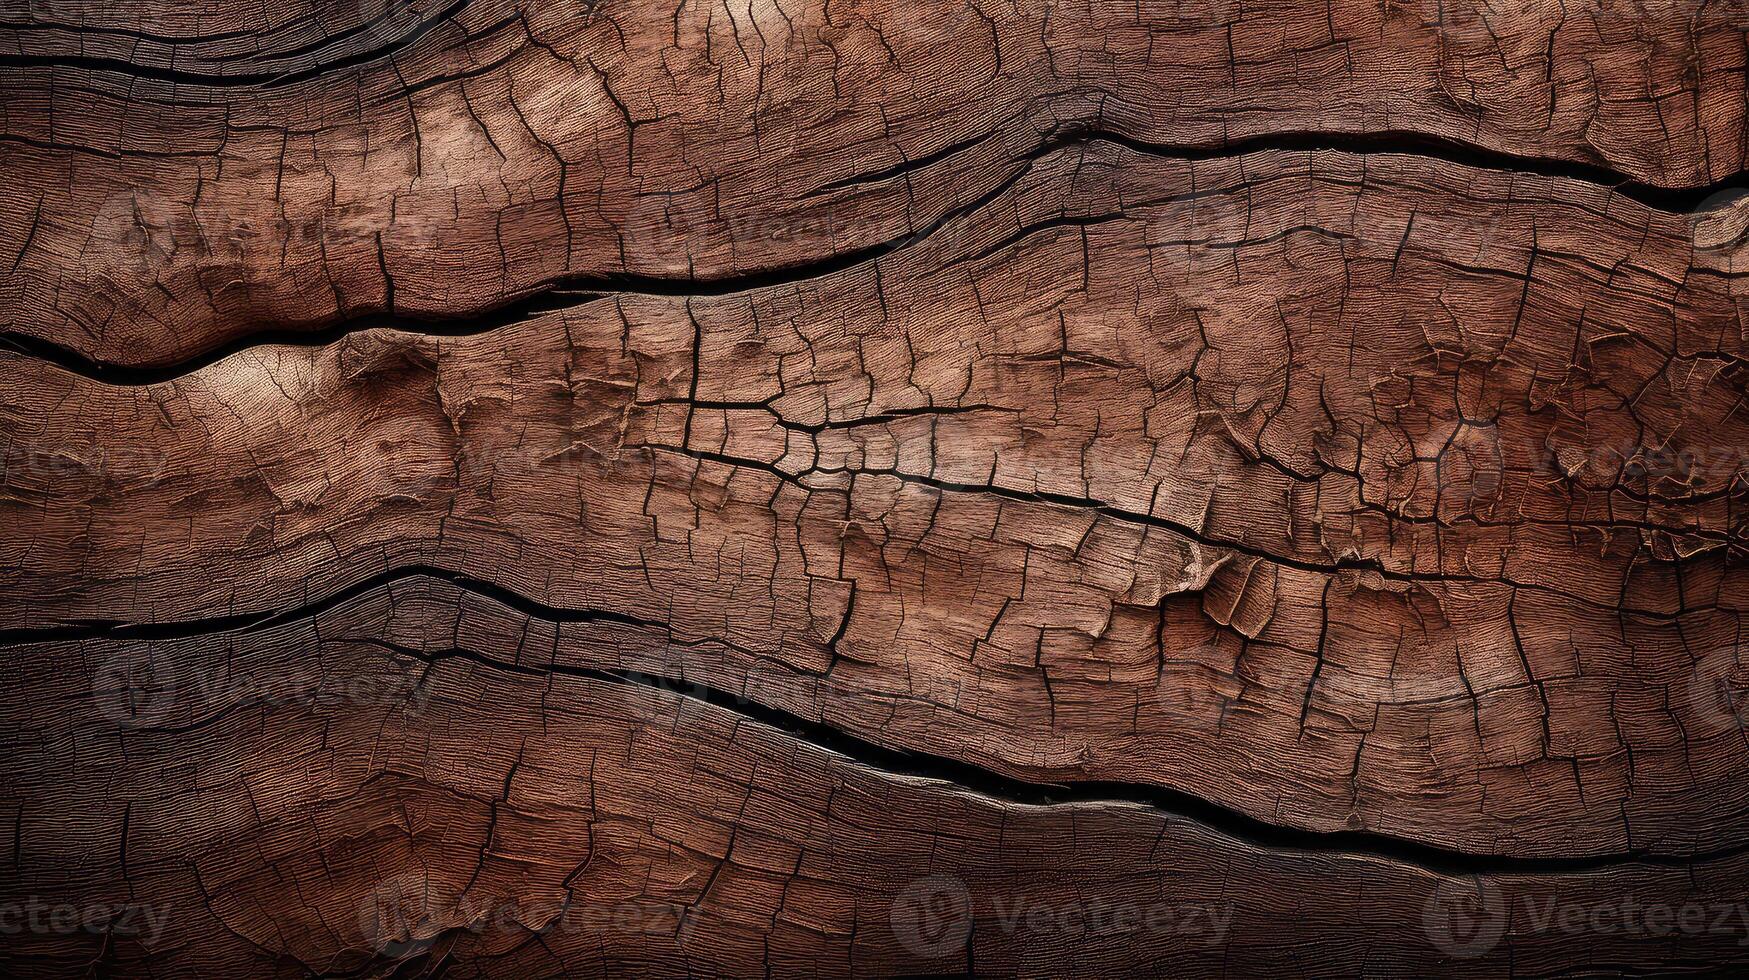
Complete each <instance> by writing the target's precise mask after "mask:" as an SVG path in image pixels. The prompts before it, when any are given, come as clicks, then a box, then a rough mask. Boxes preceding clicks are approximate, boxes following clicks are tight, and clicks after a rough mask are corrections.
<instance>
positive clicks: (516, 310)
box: [0, 0, 1749, 386]
mask: <svg viewBox="0 0 1749 980" xmlns="http://www.w3.org/2000/svg"><path fill="white" fill-rule="evenodd" d="M461 2H464V3H465V2H467V0H461ZM0 57H3V56H0ZM1100 141H1103V142H1107V143H1111V144H1113V145H1116V146H1121V147H1124V148H1126V149H1129V150H1132V151H1134V152H1136V153H1141V154H1145V155H1150V156H1163V157H1176V158H1181V159H1189V160H1200V159H1213V158H1217V157H1226V156H1234V155H1238V154H1244V153H1254V152H1263V151H1270V150H1274V151H1291V152H1308V153H1310V152H1318V151H1330V152H1341V153H1357V154H1384V153H1392V154H1413V155H1420V156H1423V157H1427V158H1431V159H1441V160H1446V161H1448V162H1451V163H1454V164H1459V165H1462V166H1467V167H1477V168H1482V169H1495V170H1506V171H1508V172H1513V173H1520V174H1524V173H1528V174H1533V175H1542V176H1548V177H1554V178H1565V179H1570V180H1578V181H1584V182H1586V183H1590V184H1600V185H1603V186H1606V187H1608V188H1609V189H1610V190H1611V191H1612V192H1614V193H1618V194H1621V195H1622V196H1623V197H1624V198H1628V199H1631V200H1634V201H1637V202H1639V203H1641V204H1643V205H1645V206H1647V207H1650V208H1653V209H1655V210H1663V211H1670V212H1684V211H1689V210H1692V209H1693V208H1694V207H1698V206H1699V205H1700V204H1701V203H1705V202H1707V201H1708V199H1709V198H1711V197H1714V196H1716V195H1726V194H1727V192H1730V191H1736V190H1742V191H1743V192H1744V193H1746V194H1749V171H1745V172H1739V173H1737V174H1734V175H1732V177H1730V178H1729V179H1727V180H1725V181H1721V182H1719V183H1716V184H1713V185H1709V186H1708V187H1703V188H1696V189H1691V190H1672V189H1663V188H1658V187H1654V186H1652V185H1649V184H1645V183H1643V182H1636V181H1633V180H1630V179H1628V178H1627V177H1625V176H1624V175H1622V174H1620V173H1618V172H1616V171H1613V170H1610V169H1608V168H1606V167H1601V166H1597V165H1590V164H1577V163H1560V162H1557V161H1551V160H1543V159H1540V158H1534V157H1518V156H1513V155H1510V154H1503V153H1497V152H1494V151H1489V150H1482V149H1479V148H1475V147H1470V146H1467V145H1466V144H1460V143H1456V142H1453V141H1449V140H1443V139H1439V138H1436V137H1427V136H1419V135H1415V134H1406V133H1383V134H1369V135H1363V136H1343V135H1337V134H1328V133H1315V134H1293V133H1289V134H1282V135H1275V136H1260V137H1256V138H1253V139H1248V140H1236V141H1231V142H1227V143H1223V144H1219V145H1213V146H1207V147H1190V148H1184V147H1172V146H1163V145H1160V144H1153V143H1148V142H1146V141H1142V140H1137V139H1133V138H1131V137H1127V136H1123V135H1119V134H1114V133H1110V132H1105V131H1101V130H1093V129H1089V128H1086V127H1076V126H1065V127H1061V128H1060V129H1058V130H1057V131H1055V132H1053V133H1052V134H1051V135H1050V136H1049V137H1048V138H1047V139H1045V140H1044V141H1043V142H1041V143H1040V144H1039V145H1038V146H1036V147H1034V148H1033V150H1031V151H1030V152H1029V153H1027V154H1026V155H1025V156H1023V157H1021V158H1020V159H1019V160H1018V161H1016V162H1017V163H1018V164H1019V166H1018V167H1017V169H1016V170H1015V171H1014V172H1013V173H1011V174H1010V175H1009V176H1008V177H1006V178H1005V179H1004V180H1002V181H1001V182H1000V183H999V184H997V186H996V187H994V188H992V189H991V190H990V191H988V192H986V193H984V194H982V195H980V196H979V197H978V198H976V199H975V200H972V201H969V202H966V203H964V204H961V205H958V206H956V207H953V208H951V209H948V210H947V211H945V212H943V213H942V214H941V215H940V216H939V217H937V218H936V219H935V220H933V221H931V222H930V223H929V224H928V225H926V226H924V227H922V228H919V229H915V230H913V231H910V232H908V233H906V234H904V235H902V236H899V237H897V238H892V239H888V240H886V241H882V242H876V243H874V244H872V245H867V246H864V247H862V248H858V249H852V250H849V251H844V252H839V253H836V254H834V255H830V256H827V257H825V258H820V259H814V260H809V261H804V262H798V263H792V264H788V265H782V266H776V267H772V268H768V269H763V270H759V271H754V272H743V273H731V274H728V275H721V276H714V277H713V276H688V277H669V276H652V275H641V274H634V273H620V274H605V275H603V274H596V275H580V276H564V277H560V278H558V279H556V280H554V281H553V282H552V283H549V284H547V285H545V286H542V287H538V288H536V289H535V290H533V291H532V292H530V293H528V294H525V295H523V296H519V297H516V298H514V299H511V300H509V301H507V302H505V303H503V304H500V305H496V306H492V307H489V308H487V309H485V310H483V311H480V312H477V313H471V314H457V315H450V314H431V315H417V316H407V315H403V316H394V315H387V314H384V313H382V312H381V311H373V312H370V313H365V314H360V315H357V316H351V317H344V318H341V319H339V320H337V321H335V323H334V325H332V326H329V327H327V328H326V329H321V330H303V329H297V328H277V329H268V330H263V331H259V332H248V333H245V334H244V335H243V336H240V337H239V338H237V339H235V340H233V341H231V342H229V343H227V344H224V345H222V346H219V347H215V348H213V349H210V350H208V351H205V352H203V353H200V354H198V355H195V356H193V357H190V358H187V359H184V360H181V361H177V362H174V363H170V364H165V365H162V366H152V365H126V364H116V363H111V362H103V361H97V360H94V359H92V358H90V357H87V356H86V355H84V354H82V353H80V352H78V351H75V350H73V349H71V348H69V347H65V346H63V345H60V344H57V343H55V342H53V341H49V340H45V339H42V338H39V337H34V336H30V335H27V334H21V333H17V332H9V333H0V349H7V348H9V349H11V350H14V351H17V352H20V353H24V354H28V355H30V356H32V357H36V358H39V359H41V360H45V361H48V362H50V363H53V364H55V365H57V366H59V367H61V368H63V369H65V370H67V371H70V372H72V373H74V374H79V375H82V376H84V377H87V378H91V379H93V380H96V381H101V382H104V383H106V384H112V385H118V386H138V385H149V384H158V383H161V382H164V381H169V380H172V379H174V378H177V377H179V376H181V375H184V374H187V373H189V372H191V371H197V370H199V369H200V368H203V367H206V366H207V365H209V364H212V363H214V362H215V361H218V360H220V359H222V358H224V357H228V356H230V355H231V354H234V353H237V352H238V351H242V350H246V349H248V348H250V347H255V346H264V345H269V344H285V345H299V346H321V345H325V344H328V343H331V342H333V341H334V340H336V339H338V338H340V337H342V336H344V335H346V334H348V333H352V332H354V331H357V330H364V329H370V328H393V329H403V330H408V331H414V332H420V333H427V334H432V335H439V336H468V335H472V334H478V333H485V332H488V331H490V330H493V329H496V328H497V327H500V326H504V325H506V324H509V323H514V322H517V321H520V320H523V319H527V318H528V317H530V316H534V315H538V314H539V313H543V312H547V311H550V310H552V309H558V308H563V307H566V306H570V305H575V303H577V302H579V301H580V300H578V299H576V298H575V297H571V298H568V299H565V300H563V301H560V300H555V299H551V298H549V296H550V294H553V293H557V292H564V293H584V294H587V296H588V298H595V297H596V296H599V295H603V294H610V293H628V294H642V295H650V296H676V297H708V296H725V295H730V294H734V293H741V292H749V291H752V290H758V289H767V288H774V287H783V286H795V285H797V284H799V283H802V282H806V281H809V280H812V279H818V278H822V277H825V276H830V275H833V274H836V273H839V272H843V271H845V270H848V269H851V268H854V267H856V266H859V265H862V264H863V263H865V262H871V261H875V260H878V259H880V258H882V257H883V256H886V255H890V254H892V253H894V252H897V251H899V250H901V249H904V248H908V247H910V246H913V245H915V244H917V243H918V242H920V241H922V240H923V239H925V238H927V237H929V236H930V235H932V234H933V233H934V232H935V231H937V230H939V229H940V228H942V227H943V226H945V225H947V224H949V223H951V222H954V221H956V220H959V219H961V218H964V217H966V216H968V215H970V214H972V213H974V212H976V211H978V210H979V209H981V208H983V207H985V206H987V205H988V204H990V203H992V202H994V201H995V200H997V199H998V198H1000V197H1001V196H1002V195H1003V194H1005V193H1007V192H1008V191H1009V190H1010V189H1012V188H1013V187H1014V186H1015V185H1016V184H1017V183H1019V182H1020V180H1021V179H1023V178H1024V177H1025V176H1026V175H1027V174H1029V173H1031V172H1032V168H1033V166H1034V165H1035V164H1036V163H1037V162H1038V161H1039V160H1041V159H1043V158H1044V157H1046V156H1049V155H1050V154H1052V153H1055V152H1058V151H1061V150H1064V149H1068V148H1073V147H1076V146H1085V145H1088V144H1090V143H1094V142H1100ZM974 142H976V141H974ZM916 165H917V166H924V165H926V164H925V161H924V160H919V161H917V162H916ZM900 175H901V174H900V173H898V172H894V171H882V172H881V173H880V174H877V175H876V176H874V177H872V178H870V179H874V180H888V179H893V178H894V177H896V176H900ZM852 182H853V181H852ZM845 183H846V182H843V181H840V182H835V184H845ZM828 186H833V185H828ZM1734 200H1735V198H1732V201H1734ZM1720 206H1726V202H1723V201H1721V202H1720ZM1108 217H1110V216H1108ZM1093 220H1096V219H1093V218H1086V219H1063V222H1066V223H1083V222H1090V221H1093Z"/></svg>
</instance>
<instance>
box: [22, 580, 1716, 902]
mask: <svg viewBox="0 0 1749 980" xmlns="http://www.w3.org/2000/svg"><path fill="white" fill-rule="evenodd" d="M410 578H429V579H436V580H439V581H443V582H448V583H450V584H451V585H454V586H456V587H457V588H459V589H462V590H464V591H467V592H470V593H473V594H475V595H478V596H481V597H483V598H487V599H491V600H493V601H495V602H497V603H499V604H500V605H503V606H505V607H507V608H509V609H512V610H514V611H516V612H519V613H521V614H523V615H525V616H529V617H531V618H535V619H542V620H546V621H548V622H604V623H619V624H624V625H630V626H636V627H640V628H644V629H651V630H657V631H660V632H664V633H667V632H669V625H668V624H667V623H665V622H662V621H659V620H649V619H643V618H639V617H636V616H629V615H626V614H624V613H617V612H612V611H609V610H601V609H573V608H565V607H559V606H551V605H548V604H546V603H543V602H540V601H539V600H536V599H532V598H530V597H528V596H525V595H522V594H521V593H519V592H516V591H514V590H512V589H509V588H507V587H505V586H502V585H498V584H496V583H493V582H489V581H485V580H483V579H477V578H473V577H471V576H468V575H462V574H459V573H456V572H452V571H449V570H447V569H443V568H438V567H435V566H431V565H408V566H403V567H399V568H394V569H390V570H388V571H386V572H383V573H381V574H379V575H375V576H372V577H370V578H368V579H365V580H363V581H361V582H358V583H356V584H354V585H351V586H348V587H346V588H344V589H341V590H339V591H338V592H335V593H332V594H330V595H328V596H326V597H324V598H321V599H317V600H315V601H312V602H309V603H307V604H305V605H301V606H297V607H294V608H290V609H285V610H278V611H270V612H263V613H257V614H249V615H238V616H219V617H211V618H206V619H198V620H184V621H179V622H173V623H118V622H91V621H87V622H80V623H70V624H66V625H63V626H59V627H50V628H46V629H34V630H7V631H3V632H0V643H4V644H7V645H28V644H34V643H44V642H51V641H79V640H93V639H106V640H115V641H122V640H168V639H188V638H192V637H197V636H203V635H207V634H215V633H250V632H259V631H261V630H265V629H271V628H273V627H275V626H278V625H282V624H285V623H288V622H294V621H298V620H304V619H310V618H313V617H315V616H318V615H321V614H322V613H324V612H327V611H329V610H331V609H334V608H336V607H339V606H341V605H344V604H346V603H348V602H350V601H352V600H354V599H357V598H359V597H362V596H364V595H366V594H368V593H370V592H373V591H375V590H377V589H380V588H383V587H385V586H388V585H391V584H393V583H395V582H398V581H402V580H405V579H410ZM369 642H372V643H374V644H375V645H378V646H383V647H385V648H387V649H390V650H392V651H394V652H396V653H399V654H401V655H404V656H407V657H409V658H412V659H416V660H421V661H425V662H432V661H436V660H443V659H464V660H469V661H472V662H475V663H478V664H480V665H482V666H485V667H489V668H492V669H496V670H501V671H505V672H509V673H519V674H527V675H530V676H540V677H545V676H547V675H549V674H557V675H560V676H570V677H578V678H584V679H590V680H595V681H600V682H605V683H611V684H617V685H626V686H637V687H642V688H647V689H653V690H659V691H664V692H668V693H672V694H678V695H680V696H682V697H689V698H692V699H694V700H697V701H701V702H704V703H707V704H710V705H713V706H715V707H718V708H721V709H723V710H726V711H731V712H734V713H736V714H739V715H742V716H744V717H746V718H749V719H752V720H754V721H756V722H759V723H761V724H764V725H767V726H769V727H771V728H774V729H777V730H779V731H781V732H784V733H785V734H787V735H789V736H790V737H792V738H795V739H796V740H798V741H802V742H806V743H808V744H809V745H812V746H814V747H815V748H818V749H820V750H822V751H825V752H830V753H832V754H835V755H839V756H843V757H845V758H848V759H850V760H852V761H854V762H856V763H858V764H860V765H862V766H864V767H866V768H868V769H870V770H873V771H875V772H877V773H881V774H885V775H887V776H892V777H902V778H915V779H925V780H930V781H934V782H941V783H947V784H950V785H952V786H955V787H958V788H961V789H965V790H969V791H971V792H974V793H977V794H979V795H981V796H985V797H989V798H991V799H996V800H1001V801H1004V802H1009V803H1016V804H1022V805H1026V806H1063V805H1094V806H1123V805H1131V806H1138V807H1144V808H1147V809H1149V810H1152V811H1154V812H1156V813H1159V814H1161V815H1163V816H1166V817H1170V818H1177V819H1182V820H1187V821H1192V822H1195V823H1198V824H1201V825H1203V826H1206V827H1208V828H1209V829H1211V830H1213V831H1215V832H1217V833H1220V834H1222V835H1224V836H1227V837H1230V838H1234V839H1236V840H1240V841H1243V842H1245V843H1246V844H1249V845H1251V846H1253V847H1258V848H1264V849H1269V850H1275V851H1288V852H1300V853H1307V854H1351V855H1357V856H1362V857H1373V858H1378V859H1381V860H1389V861H1395V862H1399V863H1403V864H1410V865H1414V866H1417V867H1420V868H1424V869H1426V870H1428V871H1433V872H1437V873H1440V874H1448V875H1477V874H1488V875H1525V874H1588V873H1598V872H1610V871H1614V870H1618V869H1621V868H1624V867H1632V866H1652V867H1669V868H1686V867H1691V866H1693V865H1696V864H1701V863H1706V862H1711V861H1718V860H1723V859H1726V858H1730V857H1735V856H1737V855H1740V854H1744V853H1749V841H1745V842H1742V843H1738V844H1734V845H1731V846H1728V847H1722V848H1717V849H1713V850H1708V851H1701V852H1696V853H1694V854H1687V855H1676V854H1668V853H1660V852H1654V851H1651V850H1649V849H1645V848H1640V849H1634V850H1629V851H1621V852H1614V853H1609V854H1595V855H1583V856H1568V857H1554V856H1525V855H1512V854H1479V853H1475V852H1472V851H1464V850H1459V849H1457V848H1453V847H1446V846H1442V845H1439V844H1432V843H1428V842H1425V841H1420V840H1414V839H1410V838H1406V837H1400V836H1396V835H1393V834H1386V833H1381V832H1378V831H1371V830H1337V831H1316V830H1306V829H1301V828H1294V827H1284V826H1281V825H1278V824H1273V823H1270V822H1268V821H1266V820H1262V819H1260V818H1258V817H1255V816H1252V815H1251V814H1248V813H1245V812H1243V811H1241V810H1237V809H1234V808H1232V807H1229V806H1226V805H1224V804H1221V803H1218V802H1215V801H1213V800H1209V799H1205V798H1203V797H1200V796H1196V795H1195V794H1192V793H1189V792H1186V791H1183V790H1177V789H1170V788H1167V787H1163V786H1156V785H1152V784H1147V783H1134V782H1121V781H1114V780H1072V781H1064V782H1046V781H1038V780H1028V779H1022V778H1019V777H1015V776H1012V775H1008V774H1005V773H1002V772H998V771H996V770H993V769H990V768H987V767H984V766H981V765H978V764H976V763H972V762H968V761H966V760H964V759H957V758H950V757H947V756H941V755H934V754H929V753H922V752H914V751H908V750H903V749H896V748H892V747H889V746H886V745H881V744H878V743H875V742H871V741H869V740H867V739H865V738H862V737H860V736H857V735H854V734H851V733H849V732H846V731H843V730H841V729H838V728H834V727H832V726H831V725H828V724H825V723H824V722H820V721H815V720H811V719H808V718H804V717H802V716H800V715H796V714H793V713H791V712H789V711H785V710H784V709H782V708H777V707H773V706H771V705H768V704H765V703H763V702H759V701H754V700H750V699H747V698H744V697H742V696H740V695H738V694H734V693H731V692H729V691H724V690H721V689H719V688H714V687H710V686H708V685H703V684H699V683H697V682H695V681H690V680H687V679H685V678H676V677H669V676H666V675H660V674H652V673H647V672H643V671H635V670H625V669H608V668H596V667H582V666H577V665H568V664H557V663H555V664H548V665H541V666H535V665H531V664H523V663H514V662H508V661H503V660H499V659H496V658H493V657H490V656H487V655H485V654H482V653H479V652H477V651H473V650H469V649H463V648H452V649H448V650H442V651H436V652H430V651H420V650H415V649H412V648H408V647H403V646H400V645H397V644H391V643H387V642H386V641H381V640H371V641H369Z"/></svg>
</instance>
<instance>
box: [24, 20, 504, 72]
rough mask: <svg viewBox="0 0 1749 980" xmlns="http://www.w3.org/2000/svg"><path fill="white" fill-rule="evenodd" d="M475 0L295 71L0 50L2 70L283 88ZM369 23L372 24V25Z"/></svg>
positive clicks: (362, 59) (402, 42) (373, 53)
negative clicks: (224, 69)
mask: <svg viewBox="0 0 1749 980" xmlns="http://www.w3.org/2000/svg"><path fill="white" fill-rule="evenodd" d="M472 2H473V0H453V2H452V3H451V4H450V5H449V6H448V7H446V8H445V9H444V10H443V11H442V12H440V13H438V14H437V16H435V17H432V18H431V19H429V20H420V21H418V22H417V23H416V24H414V25H413V26H412V29H411V30H409V31H408V32H407V33H405V34H403V35H402V36H400V37H398V38H395V39H393V40H391V41H389V42H387V43H385V44H382V45H380V46H378V47H375V48H371V49H368V50H365V51H358V52H354V53H353V54H349V55H344V56H342V57H339V58H335V59H334V60H333V61H329V62H318V63H316V64H313V65H311V66H309V67H307V68H300V69H296V70H291V71H274V72H239V73H236V74H209V73H205V72H196V71H187V70H184V69H181V68H166V67H162V66H158V65H142V64H137V63H135V62H132V61H128V60H126V59H122V58H108V57H101V56H93V55H30V54H3V53H0V71H3V70H12V71H20V70H24V69H28V68H48V69H51V70H53V69H60V68H70V69H74V70H78V71H87V72H101V73H108V74H117V75H126V76H128V77H129V78H136V79H145V80H150V81H158V82H165V83H168V84H171V85H190V86H198V87H201V88H278V87H281V86H286V85H293V84H296V83H298V82H303V81H308V80H310V79H313V78H319V77H321V76H323V75H327V74H331V73H333V72H337V71H342V70H344V69H347V68H353V67H357V66H359V65H364V64H368V63H370V62H373V61H380V60H382V59H384V58H388V57H390V56H392V55H394V54H397V53H398V52H400V51H403V50H405V49H407V48H409V47H411V46H413V45H414V44H416V43H418V41H419V39H420V38H422V37H424V36H425V35H426V34H428V33H430V32H431V29H432V28H434V27H436V26H438V25H439V24H442V23H445V22H447V21H449V20H451V19H452V18H454V17H457V16H459V15H460V14H461V12H462V11H463V10H465V9H466V8H467V6H468V4H470V3H472ZM367 26H368V25H367ZM358 30H359V28H354V29H352V30H347V31H341V32H338V33H336V34H334V35H332V36H330V37H328V38H325V39H324V40H323V41H322V42H321V43H320V44H319V45H315V46H312V47H311V48H310V50H311V51H313V50H316V49H317V48H319V47H330V46H332V45H333V44H334V43H335V42H337V41H341V40H344V39H345V38H347V37H349V36H351V35H352V34H355V33H357V32H358Z"/></svg>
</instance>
